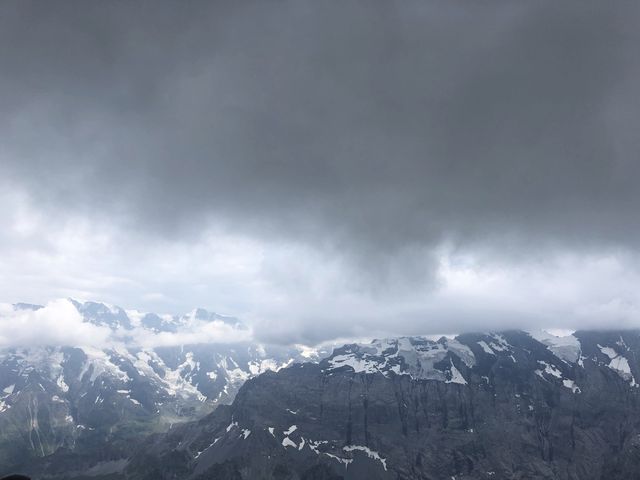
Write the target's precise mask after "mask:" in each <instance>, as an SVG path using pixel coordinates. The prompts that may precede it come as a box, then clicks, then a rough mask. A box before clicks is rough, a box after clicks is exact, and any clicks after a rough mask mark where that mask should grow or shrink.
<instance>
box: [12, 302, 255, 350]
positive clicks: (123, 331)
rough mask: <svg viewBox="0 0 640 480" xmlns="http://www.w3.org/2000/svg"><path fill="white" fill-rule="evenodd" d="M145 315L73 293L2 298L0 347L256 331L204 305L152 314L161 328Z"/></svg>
mask: <svg viewBox="0 0 640 480" xmlns="http://www.w3.org/2000/svg"><path fill="white" fill-rule="evenodd" d="M96 312H97V313H96ZM144 317H145V314H143V313H140V312H137V311H127V312H125V311H124V310H121V309H120V308H119V307H112V306H108V305H104V304H100V303H93V302H89V303H80V302H76V301H75V300H71V299H58V300H54V301H51V302H49V303H47V304H46V305H44V306H37V305H36V306H32V305H16V306H14V305H10V304H0V332H2V333H1V334H0V348H3V347H32V346H87V347H96V348H112V347H114V346H117V345H122V346H128V347H140V348H155V347H170V346H180V345H194V344H208V343H222V344H227V343H239V342H246V341H251V340H252V337H253V336H252V331H251V330H250V329H249V328H247V327H246V326H244V325H242V324H241V323H239V322H228V321H227V322H225V321H224V320H223V319H222V317H221V318H216V316H215V315H214V314H209V313H208V312H206V311H204V310H200V311H198V310H194V311H192V312H190V313H189V314H186V315H184V316H182V317H181V318H178V317H172V316H170V315H164V316H162V317H160V316H156V315H155V314H154V315H153V318H152V320H153V321H154V322H156V323H158V324H159V325H158V326H160V328H157V326H156V325H153V326H150V325H149V324H145V322H144V321H143V318H144ZM212 317H213V318H212ZM118 318H122V319H123V321H124V322H125V323H126V324H120V323H118V322H117V320H115V319H118ZM101 320H103V321H101ZM229 320H232V319H229ZM163 323H164V324H165V325H164V326H163V325H162V324H163Z"/></svg>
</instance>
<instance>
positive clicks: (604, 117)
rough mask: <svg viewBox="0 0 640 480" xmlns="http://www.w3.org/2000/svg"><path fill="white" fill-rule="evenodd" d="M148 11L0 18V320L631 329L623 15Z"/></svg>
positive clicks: (434, 8) (628, 81)
mask: <svg viewBox="0 0 640 480" xmlns="http://www.w3.org/2000/svg"><path fill="white" fill-rule="evenodd" d="M149 5H150V4H149ZM149 5H148V4H146V3H145V2H136V3H129V4H127V5H117V6H116V5H114V4H110V3H76V2H62V3H59V4H57V5H56V6H55V7H53V6H47V5H37V6H36V5H35V4H32V3H29V2H15V3H7V4H5V5H3V6H2V7H1V8H2V15H0V62H2V64H3V65H5V68H3V71H2V73H0V108H1V109H2V111H3V112H6V114H5V115H3V117H2V119H0V127H2V129H3V131H4V132H6V134H5V135H4V138H3V140H2V141H1V142H0V209H1V210H2V212H3V213H4V215H3V218H2V220H3V228H2V229H0V272H1V273H0V290H1V291H2V292H3V298H2V299H1V300H2V301H5V302H15V301H32V302H35V303H41V302H46V301H48V300H51V299H55V298H59V297H67V296H71V297H74V298H83V299H97V298H99V299H105V300H106V301H109V302H111V303H114V304H119V305H123V306H125V307H126V308H143V309H145V310H149V311H169V312H174V313H177V312H181V311H187V310H189V309H190V308H192V307H193V306H194V305H204V306H207V307H209V308H211V309H212V310H215V311H223V312H226V313H229V314H232V315H234V316H238V317H240V318H242V319H243V321H246V322H247V324H250V325H251V326H252V328H253V329H254V332H255V335H256V336H257V337H258V338H263V339H269V340H277V341H279V342H284V343H287V342H301V343H314V342H318V341H323V340H327V339H332V338H338V337H349V336H356V337H357V336H362V335H363V334H366V335H369V334H371V335H374V334H375V335H378V334H379V335H380V336H383V335H389V334H419V333H425V334H436V333H455V332H458V331H466V330H477V329H481V330H486V329H491V328H500V327H505V326H513V327H521V328H531V327H538V326H540V327H544V328H551V327H555V328H577V327H580V326H582V325H584V326H589V327H597V326H603V327H606V326H608V325H611V324H612V323H615V325H616V326H620V325H625V326H634V325H638V315H637V314H638V305H640V303H639V301H640V299H639V298H638V294H637V293H636V292H635V289H634V285H637V280H638V276H639V272H640V269H639V268H638V240H639V239H640V227H639V224H638V222H637V211H638V209H639V208H640V190H639V189H638V188H637V184H638V181H640V164H639V163H638V161H637V158H638V155H639V154H640V145H639V144H638V142H637V135H636V132H635V129H636V127H635V126H636V125H637V124H638V123H639V121H640V100H639V99H640V95H639V94H640V92H639V91H638V89H639V87H638V85H640V81H639V80H640V61H639V60H638V56H637V51H638V48H639V47H640V33H639V32H638V29H637V28H636V26H637V24H638V20H639V19H640V6H639V5H638V4H635V3H618V4H604V3H601V2H595V1H593V2H592V1H587V2H563V3H562V4H558V3H557V2H552V1H543V2H535V3H531V2H526V1H515V2H514V1H509V2H506V1H505V2H501V1H497V2H491V3H489V4H482V5H476V4H472V3H448V4H446V5H444V4H442V3H439V2H438V3H437V4H436V2H431V1H427V2H411V1H409V2H404V1H403V2H395V1H392V2H373V3H368V4H359V3H318V2H312V1H305V0H303V1H296V2H284V3H283V4H281V5H279V6H278V7H277V8H275V7H274V6H273V5H267V4H265V3H263V2H244V3H243V4H238V3H237V2H216V3H206V2H203V3H195V4H193V5H191V6H190V8H189V9H185V8H178V7H177V6H176V5H175V4H173V3H170V2H159V3H158V2H154V4H153V7H152V8H150V7H149ZM27 27H28V28H27ZM16 45H18V46H19V47H20V48H16ZM42 322H46V319H42ZM26 323H28V322H26ZM202 334H203V335H206V333H202ZM16 335H18V336H19V335H20V333H19V332H16ZM96 335H97V337H98V338H99V337H100V334H99V332H96Z"/></svg>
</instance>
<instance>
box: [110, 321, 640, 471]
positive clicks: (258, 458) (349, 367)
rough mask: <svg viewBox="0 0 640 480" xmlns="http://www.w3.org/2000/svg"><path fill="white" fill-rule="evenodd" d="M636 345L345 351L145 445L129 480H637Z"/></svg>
mask: <svg viewBox="0 0 640 480" xmlns="http://www.w3.org/2000/svg"><path fill="white" fill-rule="evenodd" d="M638 353H640V332H638V331H624V332H576V333H575V334H574V335H573V336H569V337H564V338H557V337H553V336H551V335H548V334H529V333H525V332H519V331H511V332H502V333H500V334H465V335H460V336H458V337H457V338H456V339H454V340H449V339H446V338H443V339H441V340H439V341H438V342H432V341H430V340H427V339H424V338H417V337H412V338H400V339H395V340H387V341H376V342H373V343H372V344H354V345H347V346H344V347H342V348H340V349H337V350H336V351H335V352H334V353H333V355H331V356H330V357H329V358H327V359H325V360H323V361H321V362H320V364H301V365H292V366H290V367H288V368H285V369H282V370H280V371H278V372H266V373H264V374H262V375H260V376H258V377H256V378H254V379H251V380H249V381H247V382H246V383H245V384H244V386H243V387H242V388H241V390H240V392H239V393H238V395H237V396H236V399H235V401H234V402H233V404H232V405H230V406H223V407H220V408H218V409H217V410H216V411H215V412H213V413H212V414H210V415H208V416H207V417H205V418H204V419H202V420H200V421H198V422H194V423H188V424H184V425H181V426H178V427H176V428H173V429H172V430H171V431H170V432H169V433H168V434H166V435H161V436H156V437H153V438H152V439H150V440H149V441H148V443H147V444H145V445H144V448H143V449H141V450H140V451H138V452H137V453H136V454H135V455H134V456H133V457H132V458H131V460H130V461H129V463H128V465H127V466H126V467H124V468H123V470H122V472H121V476H122V478H127V479H135V480H142V479H145V480H146V479H152V478H153V479H316V480H318V479H339V478H344V479H391V478H393V479H425V480H426V479H453V478H454V479H463V478H473V479H494V480H495V479H507V478H509V479H513V478H521V479H525V478H526V479H604V478H606V479H623V478H639V477H640V388H638V384H637V382H636V379H637V378H638V375H640V363H639V358H638Z"/></svg>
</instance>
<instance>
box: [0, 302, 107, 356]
mask: <svg viewBox="0 0 640 480" xmlns="http://www.w3.org/2000/svg"><path fill="white" fill-rule="evenodd" d="M110 335H111V331H110V330H109V329H108V328H106V327H101V326H97V325H93V324H90V323H86V322H84V321H83V319H82V316H81V315H80V314H79V313H78V310H76V308H75V307H74V306H73V304H72V303H71V302H69V301H68V300H55V301H52V302H50V303H48V304H47V305H46V306H45V307H44V308H41V309H39V310H14V309H13V307H12V306H11V305H8V304H0V347H21V346H33V345H63V346H74V345H92V346H105V345H107V344H109V343H110V341H111V339H110Z"/></svg>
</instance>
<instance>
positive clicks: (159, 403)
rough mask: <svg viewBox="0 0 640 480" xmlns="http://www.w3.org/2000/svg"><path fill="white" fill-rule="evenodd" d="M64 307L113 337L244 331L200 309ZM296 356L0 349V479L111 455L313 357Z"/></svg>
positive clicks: (266, 349) (282, 352) (126, 346)
mask: <svg viewBox="0 0 640 480" xmlns="http://www.w3.org/2000/svg"><path fill="white" fill-rule="evenodd" d="M69 301H70V302H72V303H73V305H74V306H75V308H76V309H77V311H78V312H79V313H80V314H81V315H82V318H83V321H84V322H87V323H90V324H93V325H99V326H104V327H107V328H109V329H110V331H112V332H113V336H114V337H115V338H125V339H126V337H127V336H132V335H137V336H140V335H141V332H142V334H144V333H145V332H147V331H149V332H154V333H158V332H168V333H174V332H180V331H181V330H182V329H183V328H184V327H185V326H188V325H189V324H190V323H193V322H205V323H206V322H223V323H225V324H227V325H230V326H231V327H232V328H235V329H243V328H246V327H244V326H243V325H242V324H241V323H240V322H239V321H238V320H236V319H233V318H229V317H222V316H220V315H216V314H213V313H210V312H207V311H205V310H202V309H197V310H194V311H193V312H191V313H189V314H187V315H183V316H180V317H169V316H159V315H156V314H140V313H138V312H125V311H124V310H123V309H121V308H118V307H112V306H108V305H104V304H100V303H94V302H86V303H80V302H76V301H72V300H69ZM14 308H15V309H16V310H33V311H36V310H38V309H40V308H42V307H40V306H36V305H26V304H17V305H15V306H14ZM301 351H302V350H300V349H297V348H283V347H277V346H264V345H258V344H253V343H250V342H236V343H232V344H212V343H207V344H196V345H181V346H164V347H141V346H137V345H136V344H135V343H133V342H126V341H122V342H118V343H117V344H114V345H111V346H109V347H108V348H104V347H101V348H98V347H95V346H72V347H60V346H51V347H29V348H22V347H21V348H5V349H0V473H3V470H5V469H7V470H9V469H14V468H17V467H18V466H19V465H30V464H33V463H34V462H36V460H38V459H39V458H44V457H46V460H45V463H46V462H49V463H50V464H56V465H58V466H59V468H61V469H64V468H66V467H65V465H67V464H73V465H74V466H75V468H77V469H78V468H81V467H82V465H81V464H82V463H83V462H84V461H85V460H86V463H87V465H91V464H93V463H95V461H96V460H100V459H104V460H117V459H121V458H123V457H125V456H127V455H129V452H130V449H131V445H132V444H133V443H135V442H136V441H137V439H139V438H142V437H143V436H144V435H146V434H149V433H151V432H154V431H165V430H166V429H168V428H169V427H170V426H171V425H172V424H175V423H179V422H184V421H187V420H190V419H195V418H198V417H201V416H203V415H205V414H207V413H209V412H211V411H212V410H213V409H214V408H215V406H216V405H218V404H221V403H229V402H230V401H231V400H233V398H234V396H235V394H236V392H237V391H238V389H239V388H240V386H241V385H242V384H243V383H244V382H245V381H246V380H247V379H248V378H251V377H253V376H255V375H258V374H260V373H262V372H264V371H266V370H269V369H272V370H278V369H280V368H282V367H284V366H286V365H289V364H291V363H292V362H294V361H303V360H308V359H309V356H314V355H315V353H313V352H310V351H307V350H304V351H302V352H303V353H304V354H305V355H306V357H305V356H303V355H302V354H301ZM67 457H68V458H67ZM38 461H39V460H38ZM39 462H40V463H42V462H41V461H39Z"/></svg>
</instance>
